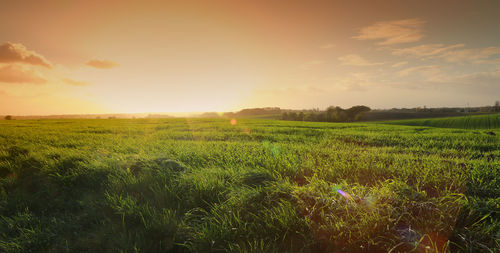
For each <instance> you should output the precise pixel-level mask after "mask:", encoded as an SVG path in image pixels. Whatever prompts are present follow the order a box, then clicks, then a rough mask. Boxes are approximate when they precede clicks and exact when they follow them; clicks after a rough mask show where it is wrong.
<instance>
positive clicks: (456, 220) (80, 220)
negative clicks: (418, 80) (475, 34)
mask: <svg viewBox="0 0 500 253" xmlns="http://www.w3.org/2000/svg"><path fill="white" fill-rule="evenodd" d="M0 130H1V131H0V178H1V179H0V251H5V252H23V251H37V252H40V251H71V252H100V251H105V252H116V251H123V252H135V251H141V252H164V251H169V250H170V251H177V252H178V251H198V252H207V251H210V250H212V251H213V250H224V251H228V250H230V251H253V252H262V251H290V250H292V251H305V252H317V251H327V252H328V251H329V252H331V251H349V252H352V251H366V252H387V251H388V250H390V249H395V250H396V251H408V250H411V249H413V248H418V249H421V250H423V249H425V248H426V247H429V248H431V249H439V250H441V249H443V248H446V247H448V249H450V248H452V247H454V248H453V249H455V250H457V249H462V250H464V251H465V250H467V251H468V250H469V249H473V250H476V251H481V252H488V250H491V251H492V252H493V251H495V250H498V249H500V238H499V234H498V232H497V231H499V229H500V221H499V213H500V208H499V206H498V203H499V201H500V197H499V196H500V182H499V180H500V166H499V165H500V162H499V157H500V156H499V155H500V149H499V143H500V142H499V134H500V131H499V130H498V129H496V130H492V131H493V132H495V133H496V135H495V136H493V135H490V134H488V132H486V131H484V130H483V131H470V130H460V129H439V128H435V129H434V128H415V127H408V126H397V125H381V124H332V123H312V122H287V121H271V120H250V119H248V120H245V119H240V120H238V123H237V124H236V125H235V126H231V125H230V124H229V122H228V120H209V119H150V120H146V119H141V120H40V121H2V122H0ZM337 189H340V190H342V191H343V192H346V193H347V194H349V196H348V195H346V197H343V196H342V195H341V194H339V192H338V191H336V190H337ZM448 240H451V242H452V243H449V241H448Z"/></svg>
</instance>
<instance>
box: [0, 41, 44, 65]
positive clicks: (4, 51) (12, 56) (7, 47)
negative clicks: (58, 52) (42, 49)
mask: <svg viewBox="0 0 500 253" xmlns="http://www.w3.org/2000/svg"><path fill="white" fill-rule="evenodd" d="M0 62H4V63H25V64H31V65H39V66H43V67H46V68H51V67H52V64H51V63H50V62H49V61H48V60H47V59H45V57H43V56H42V55H40V54H38V53H36V52H34V51H29V50H28V49H26V47H25V46H24V45H22V44H17V43H11V42H5V43H4V44H2V45H0Z"/></svg>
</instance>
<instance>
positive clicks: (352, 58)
mask: <svg viewBox="0 0 500 253" xmlns="http://www.w3.org/2000/svg"><path fill="white" fill-rule="evenodd" d="M499 9H500V2H498V1H474V2H472V1H439V2H436V1H418V2H407V1H404V2H402V1H376V2H375V1H369V2H344V1H307V2H306V1H287V2H286V4H285V3H284V2H282V1H225V0H215V1H209V2H208V1H201V0H196V1H195V0H193V1H140V2H139V1H119V2H114V1H109V2H102V1H3V2H1V3H0V16H2V18H3V21H4V22H2V24H0V114H1V115H7V114H12V115H61V114H117V113H144V112H149V113H184V114H187V113H195V112H196V113H201V112H214V111H215V112H227V111H237V110H241V109H243V108H257V107H270V106H271V107H272V106H276V107H280V108H286V109H308V108H326V107H327V106H329V105H338V106H341V107H350V106H354V105H367V106H369V107H372V108H380V109H384V108H411V107H422V106H427V107H467V106H470V107H475V106H485V105H492V104H493V103H494V102H495V101H496V100H499V99H500V97H499V94H500V33H498V32H497V29H498V27H499V26H500V16H499V15H497V12H498V10H499ZM168 111H170V112H168Z"/></svg>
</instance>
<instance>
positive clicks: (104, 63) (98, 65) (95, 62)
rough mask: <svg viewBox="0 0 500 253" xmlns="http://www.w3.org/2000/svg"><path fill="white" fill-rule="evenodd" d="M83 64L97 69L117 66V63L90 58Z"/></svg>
mask: <svg viewBox="0 0 500 253" xmlns="http://www.w3.org/2000/svg"><path fill="white" fill-rule="evenodd" d="M85 65H87V66H90V67H93V68H98V69H111V68H114V67H117V66H118V63H116V62H112V61H108V60H96V59H93V60H90V61H88V62H87V63H85Z"/></svg>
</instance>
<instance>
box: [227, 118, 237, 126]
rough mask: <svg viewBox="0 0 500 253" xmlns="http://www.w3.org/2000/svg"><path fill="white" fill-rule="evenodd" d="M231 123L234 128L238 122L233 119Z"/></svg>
mask: <svg viewBox="0 0 500 253" xmlns="http://www.w3.org/2000/svg"><path fill="white" fill-rule="evenodd" d="M229 123H231V125H233V126H234V125H236V123H237V122H236V119H231V121H230V122H229Z"/></svg>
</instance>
